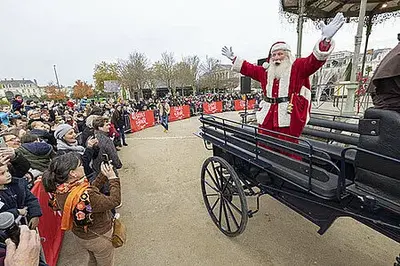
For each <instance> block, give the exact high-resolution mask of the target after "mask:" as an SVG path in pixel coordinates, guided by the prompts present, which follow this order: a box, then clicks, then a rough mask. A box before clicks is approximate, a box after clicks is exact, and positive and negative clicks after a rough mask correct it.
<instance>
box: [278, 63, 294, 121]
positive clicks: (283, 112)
mask: <svg viewBox="0 0 400 266" xmlns="http://www.w3.org/2000/svg"><path fill="white" fill-rule="evenodd" d="M291 72H292V68H290V70H289V71H288V72H287V73H286V74H285V75H284V76H283V77H282V78H281V79H280V80H279V91H278V97H288V96H289V85H290V75H291ZM288 105H289V102H285V103H279V104H278V125H279V127H288V126H290V118H291V115H290V114H289V113H288V112H287V110H288Z"/></svg>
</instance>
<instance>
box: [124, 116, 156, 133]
mask: <svg viewBox="0 0 400 266" xmlns="http://www.w3.org/2000/svg"><path fill="white" fill-rule="evenodd" d="M129 117H130V120H131V129H132V132H136V131H139V130H142V129H145V128H147V127H152V126H154V125H155V121H154V112H153V111H144V112H137V113H134V114H132V115H130V116H129Z"/></svg>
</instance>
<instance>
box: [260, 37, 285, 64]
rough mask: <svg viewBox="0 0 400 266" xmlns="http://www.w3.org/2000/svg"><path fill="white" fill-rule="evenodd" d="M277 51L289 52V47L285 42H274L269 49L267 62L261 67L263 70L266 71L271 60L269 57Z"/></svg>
mask: <svg viewBox="0 0 400 266" xmlns="http://www.w3.org/2000/svg"><path fill="white" fill-rule="evenodd" d="M278 50H284V51H289V52H290V51H291V49H290V46H289V45H288V44H287V43H285V42H276V43H274V44H273V45H272V46H271V49H269V53H268V57H267V61H266V62H265V63H263V65H262V66H263V67H264V68H265V69H268V67H269V63H270V62H269V61H270V60H271V55H272V53H273V52H275V51H278Z"/></svg>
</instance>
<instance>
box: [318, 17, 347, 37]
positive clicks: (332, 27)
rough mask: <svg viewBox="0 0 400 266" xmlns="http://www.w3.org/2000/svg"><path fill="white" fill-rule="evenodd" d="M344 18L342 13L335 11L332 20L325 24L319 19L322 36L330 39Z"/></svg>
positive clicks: (341, 24)
mask: <svg viewBox="0 0 400 266" xmlns="http://www.w3.org/2000/svg"><path fill="white" fill-rule="evenodd" d="M345 21H346V18H345V17H344V16H343V13H337V14H336V16H335V17H334V18H333V20H332V21H331V22H330V23H329V24H328V25H325V23H324V22H323V21H321V23H320V26H321V31H322V38H324V39H327V40H330V39H332V37H333V36H334V35H335V34H336V32H337V31H338V30H339V29H340V28H341V27H342V26H343V24H344V22H345Z"/></svg>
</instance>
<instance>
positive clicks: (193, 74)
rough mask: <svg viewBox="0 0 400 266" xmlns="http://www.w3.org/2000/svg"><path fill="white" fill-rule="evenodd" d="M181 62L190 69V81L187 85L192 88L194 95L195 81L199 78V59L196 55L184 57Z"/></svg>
mask: <svg viewBox="0 0 400 266" xmlns="http://www.w3.org/2000/svg"><path fill="white" fill-rule="evenodd" d="M182 61H183V62H185V63H186V64H187V65H188V66H189V69H190V74H189V75H190V81H189V84H188V85H190V86H192V89H193V93H194V94H195V93H196V87H197V83H198V82H197V81H198V78H199V71H200V58H199V57H198V56H197V55H194V56H187V57H184V58H183V60H182Z"/></svg>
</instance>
